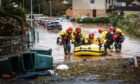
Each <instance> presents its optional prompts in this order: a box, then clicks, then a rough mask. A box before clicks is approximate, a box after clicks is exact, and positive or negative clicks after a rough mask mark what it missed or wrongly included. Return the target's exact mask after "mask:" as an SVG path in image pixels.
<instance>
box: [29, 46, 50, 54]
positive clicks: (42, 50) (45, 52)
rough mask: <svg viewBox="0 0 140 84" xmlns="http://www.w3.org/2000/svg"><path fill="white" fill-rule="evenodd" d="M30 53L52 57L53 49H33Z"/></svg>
mask: <svg viewBox="0 0 140 84" xmlns="http://www.w3.org/2000/svg"><path fill="white" fill-rule="evenodd" d="M30 51H33V52H36V53H37V54H44V55H52V49H47V48H46V49H39V48H32V49H30Z"/></svg>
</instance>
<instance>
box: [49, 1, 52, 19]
mask: <svg viewBox="0 0 140 84" xmlns="http://www.w3.org/2000/svg"><path fill="white" fill-rule="evenodd" d="M49 4H50V18H51V16H52V1H51V0H49Z"/></svg>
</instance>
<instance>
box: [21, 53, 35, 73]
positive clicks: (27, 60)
mask: <svg viewBox="0 0 140 84" xmlns="http://www.w3.org/2000/svg"><path fill="white" fill-rule="evenodd" d="M35 57H36V53H34V52H24V53H21V55H20V62H21V67H22V70H23V71H32V70H34V65H35Z"/></svg>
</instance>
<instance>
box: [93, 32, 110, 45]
mask: <svg viewBox="0 0 140 84" xmlns="http://www.w3.org/2000/svg"><path fill="white" fill-rule="evenodd" d="M106 34H107V31H103V32H102V33H101V34H96V35H95V36H96V39H97V44H104V43H105V37H106Z"/></svg>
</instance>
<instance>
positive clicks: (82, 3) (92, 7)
mask: <svg viewBox="0 0 140 84" xmlns="http://www.w3.org/2000/svg"><path fill="white" fill-rule="evenodd" d="M114 3H116V0H72V8H71V9H72V10H71V11H72V12H71V13H72V16H73V17H82V16H91V17H96V16H104V15H106V14H107V10H108V9H109V6H110V5H113V4H114ZM66 14H67V15H69V13H68V12H67V13H66Z"/></svg>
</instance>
